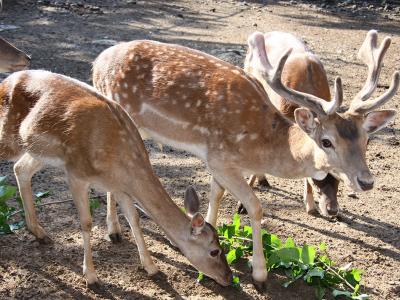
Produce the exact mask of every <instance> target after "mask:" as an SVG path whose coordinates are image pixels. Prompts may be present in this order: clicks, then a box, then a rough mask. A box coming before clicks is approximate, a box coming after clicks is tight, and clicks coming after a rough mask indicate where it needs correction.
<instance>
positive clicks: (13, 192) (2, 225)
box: [0, 176, 50, 235]
mask: <svg viewBox="0 0 400 300" xmlns="http://www.w3.org/2000/svg"><path fill="white" fill-rule="evenodd" d="M49 195H50V192H49V191H46V192H39V193H36V194H35V205H41V203H42V199H43V198H46V197H47V196H49ZM13 199H15V203H16V206H17V207H15V206H11V205H10V203H9V202H11V201H12V200H13ZM16 215H19V218H18V220H15V216H16ZM24 226H25V214H24V208H23V205H22V199H21V197H20V196H19V195H18V193H17V187H15V186H12V185H9V184H8V183H7V176H2V177H0V235H1V234H10V233H13V231H15V230H18V229H20V228H22V227H24Z"/></svg>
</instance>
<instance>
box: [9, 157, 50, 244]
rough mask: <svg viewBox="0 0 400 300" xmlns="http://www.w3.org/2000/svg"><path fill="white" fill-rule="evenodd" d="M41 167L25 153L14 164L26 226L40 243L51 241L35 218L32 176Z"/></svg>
mask: <svg viewBox="0 0 400 300" xmlns="http://www.w3.org/2000/svg"><path fill="white" fill-rule="evenodd" d="M41 168H42V163H41V162H40V161H39V160H38V159H36V158H34V157H33V156H32V155H31V154H29V153H25V154H24V155H23V156H22V157H21V158H20V159H19V160H18V161H17V162H16V163H15V165H14V174H15V177H16V179H17V183H18V188H19V193H20V194H21V198H22V205H23V207H24V212H25V220H26V226H27V228H28V230H29V231H30V232H32V234H33V235H34V236H35V237H36V238H37V240H38V241H39V242H40V243H43V244H48V243H50V242H51V240H50V238H49V237H48V236H47V234H46V232H45V231H44V229H43V228H42V226H40V225H39V222H38V220H37V216H36V211H35V204H34V200H33V193H32V182H31V180H32V176H33V175H34V174H35V173H36V172H37V171H39V170H40V169H41Z"/></svg>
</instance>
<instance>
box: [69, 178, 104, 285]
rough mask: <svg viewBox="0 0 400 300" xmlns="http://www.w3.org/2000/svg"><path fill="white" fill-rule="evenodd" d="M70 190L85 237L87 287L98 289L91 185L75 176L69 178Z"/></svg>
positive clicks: (84, 264)
mask: <svg viewBox="0 0 400 300" xmlns="http://www.w3.org/2000/svg"><path fill="white" fill-rule="evenodd" d="M68 182H69V188H70V190H71V193H72V198H73V200H74V203H75V206H76V208H77V209H78V213H79V220H80V223H81V229H82V237H83V249H84V256H83V274H84V275H85V277H86V285H87V286H88V287H89V288H90V289H97V288H98V284H99V283H98V279H97V275H96V271H95V269H94V265H93V257H92V248H91V245H90V234H91V231H92V216H91V215H90V208H89V197H88V187H89V184H88V183H87V182H85V181H82V180H79V179H78V178H75V177H73V176H68Z"/></svg>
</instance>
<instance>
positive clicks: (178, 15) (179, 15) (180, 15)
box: [176, 14, 184, 19]
mask: <svg viewBox="0 0 400 300" xmlns="http://www.w3.org/2000/svg"><path fill="white" fill-rule="evenodd" d="M176 16H177V17H178V18H182V19H183V18H184V16H183V15H182V14H177V15H176Z"/></svg>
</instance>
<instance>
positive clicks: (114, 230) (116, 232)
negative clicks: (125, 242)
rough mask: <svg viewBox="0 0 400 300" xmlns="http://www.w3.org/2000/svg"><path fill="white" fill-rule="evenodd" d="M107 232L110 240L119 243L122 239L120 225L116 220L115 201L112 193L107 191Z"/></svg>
mask: <svg viewBox="0 0 400 300" xmlns="http://www.w3.org/2000/svg"><path fill="white" fill-rule="evenodd" d="M107 232H108V237H109V238H110V240H111V242H113V243H119V242H121V241H122V234H121V226H120V224H119V221H118V214H117V203H116V202H115V199H114V194H113V193H110V192H108V193H107Z"/></svg>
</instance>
